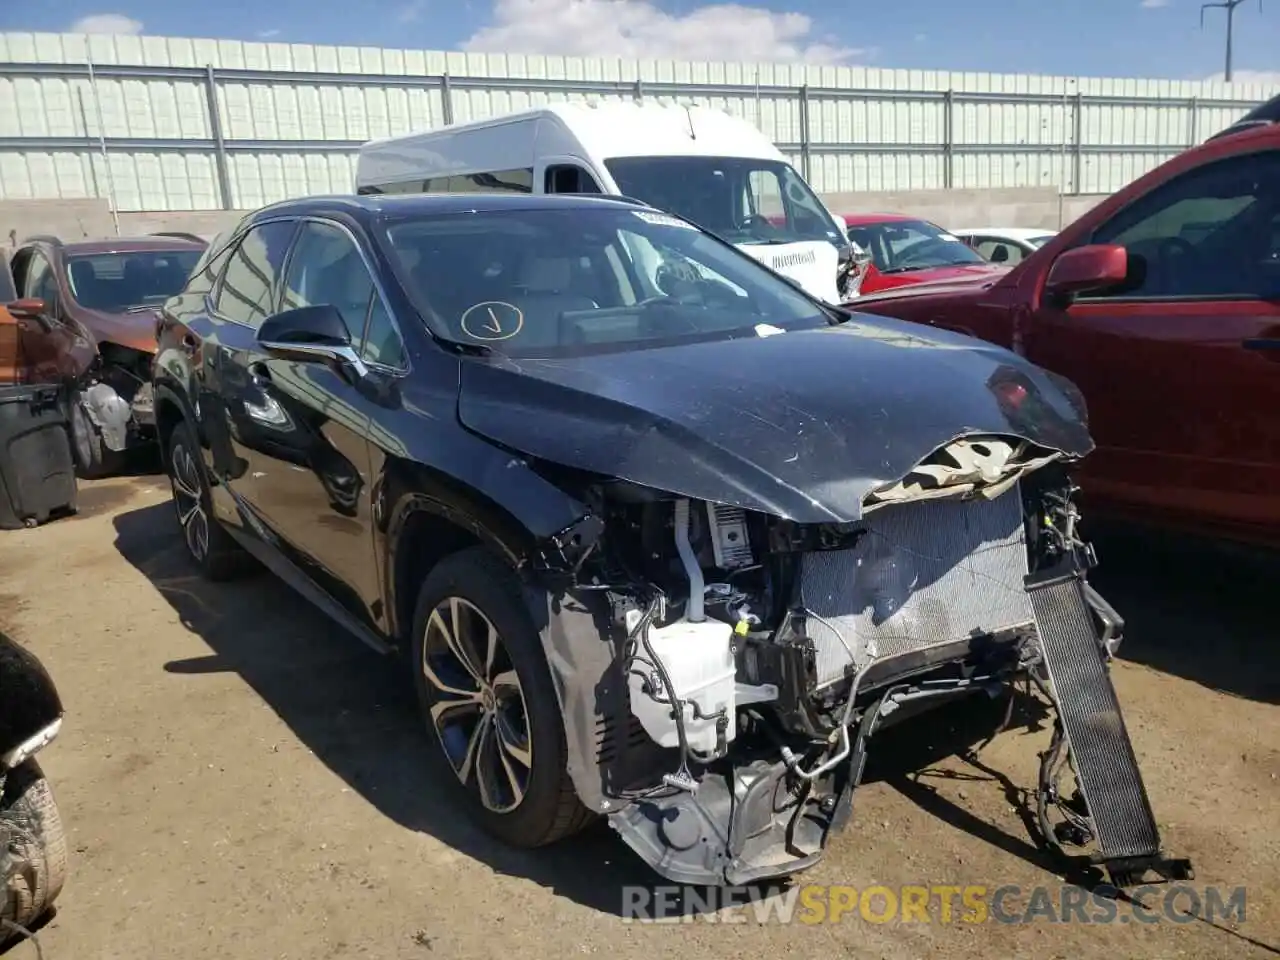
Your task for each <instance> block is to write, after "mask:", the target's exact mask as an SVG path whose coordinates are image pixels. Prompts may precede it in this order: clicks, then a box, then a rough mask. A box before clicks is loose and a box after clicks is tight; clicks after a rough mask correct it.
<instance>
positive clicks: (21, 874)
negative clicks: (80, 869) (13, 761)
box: [0, 760, 67, 943]
mask: <svg viewBox="0 0 1280 960" xmlns="http://www.w3.org/2000/svg"><path fill="white" fill-rule="evenodd" d="M0 854H2V856H0V862H3V863H4V865H5V869H4V876H3V877H0V882H3V884H4V886H3V888H2V890H0V898H2V899H0V920H6V921H8V923H9V924H17V925H18V926H21V927H28V928H29V927H30V926H31V925H32V924H33V923H34V922H35V921H37V920H39V919H40V918H41V917H42V916H43V915H44V913H45V912H46V911H47V910H48V909H49V908H50V907H51V906H52V905H53V901H54V900H56V899H57V898H58V894H59V893H61V892H62V885H63V883H65V882H66V878H67V838H66V834H65V833H64V831H63V827H62V818H61V817H60V816H59V815H58V805H57V804H56V803H55V802H54V799H53V791H52V790H50V789H49V782H48V781H47V780H45V778H44V774H43V773H42V772H41V770H40V767H39V765H38V764H37V763H36V762H35V761H34V760H28V761H26V762H25V763H23V764H22V765H21V766H19V767H17V768H16V769H14V770H11V771H10V772H9V776H8V779H7V780H6V781H5V785H4V793H3V795H2V796H0ZM0 927H3V928H4V929H2V930H0V943H3V942H4V941H6V940H8V939H9V935H10V934H12V933H15V932H16V931H14V930H13V928H12V927H10V926H8V924H0Z"/></svg>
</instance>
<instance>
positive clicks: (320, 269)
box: [281, 222, 403, 367]
mask: <svg viewBox="0 0 1280 960" xmlns="http://www.w3.org/2000/svg"><path fill="white" fill-rule="evenodd" d="M322 304H326V305H329V306H332V307H334V308H336V309H337V311H338V312H339V313H340V314H341V315H342V320H343V323H345V324H346V327H347V333H348V335H349V336H350V337H351V343H352V346H353V347H354V348H355V349H356V350H359V351H361V352H362V353H364V354H365V355H366V356H367V357H368V358H369V359H372V360H375V361H376V362H378V363H382V364H385V365H387V366H393V367H394V366H399V365H400V364H401V362H402V360H403V348H402V347H401V346H400V338H399V334H397V333H396V330H395V326H394V325H393V324H392V322H391V317H390V314H389V313H388V312H387V308H386V305H385V304H384V303H383V302H382V298H381V297H380V296H379V295H378V291H377V288H376V287H375V286H374V282H373V276H372V275H371V274H370V273H369V268H368V267H367V266H365V262H364V258H363V257H362V256H361V255H360V250H359V248H358V247H357V246H356V244H355V241H354V240H352V238H351V235H350V234H349V233H347V232H346V231H345V230H343V229H342V228H341V227H338V226H336V225H334V224H330V223H319V222H308V223H304V224H303V225H302V228H301V232H300V233H299V234H298V242H297V245H296V246H295V247H294V252H293V256H292V257H291V258H290V260H289V274H288V277H287V279H286V281H285V285H284V294H283V300H282V304H281V306H282V308H283V309H285V310H290V309H293V308H295V307H308V306H320V305H322Z"/></svg>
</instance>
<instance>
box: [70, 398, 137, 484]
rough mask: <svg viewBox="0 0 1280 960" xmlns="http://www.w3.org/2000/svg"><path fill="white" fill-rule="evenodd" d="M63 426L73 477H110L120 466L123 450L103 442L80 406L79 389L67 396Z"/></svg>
mask: <svg viewBox="0 0 1280 960" xmlns="http://www.w3.org/2000/svg"><path fill="white" fill-rule="evenodd" d="M67 426H68V431H69V432H70V435H71V453H72V455H73V456H74V458H75V463H76V476H78V477H79V478H80V479H81V480H97V479H99V478H101V477H109V476H113V475H114V474H117V473H119V472H120V471H121V470H122V469H123V468H124V464H125V455H124V451H123V450H112V449H111V448H110V447H108V446H107V445H106V443H105V442H104V441H103V439H102V432H101V431H100V430H99V429H98V427H97V425H96V424H95V423H94V422H93V419H92V418H91V417H90V416H89V412H88V411H87V410H85V408H84V400H83V399H82V398H81V396H80V391H79V390H76V391H74V392H72V393H71V395H70V396H69V397H68V398H67Z"/></svg>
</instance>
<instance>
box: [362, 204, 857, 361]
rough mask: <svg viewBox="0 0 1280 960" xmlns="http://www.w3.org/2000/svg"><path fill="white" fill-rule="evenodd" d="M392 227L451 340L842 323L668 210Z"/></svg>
mask: <svg viewBox="0 0 1280 960" xmlns="http://www.w3.org/2000/svg"><path fill="white" fill-rule="evenodd" d="M383 222H384V224H385V226H384V228H383V229H382V230H381V231H380V232H379V237H378V238H379V242H380V244H381V245H382V246H384V247H385V248H386V251H387V254H388V258H389V259H390V261H391V262H392V265H393V268H394V270H395V272H396V273H397V274H398V275H399V279H400V282H401V284H402V286H403V287H404V288H405V290H406V291H407V292H408V294H409V296H410V298H411V299H412V300H413V302H414V305H415V307H416V308H417V310H418V312H419V313H420V314H421V315H422V317H423V318H424V320H425V321H426V323H427V325H428V326H429V327H431V329H432V331H433V332H435V333H436V335H437V336H440V337H442V338H443V339H446V340H450V341H453V342H456V343H464V344H472V345H476V346H484V347H488V348H490V349H492V350H495V351H500V352H502V353H505V354H511V355H514V356H532V357H551V356H562V355H566V354H571V353H581V352H599V351H605V350H608V351H614V350H625V349H635V348H638V347H643V346H657V345H660V344H672V343H682V342H691V341H698V340H706V339H722V338H726V337H732V336H735V335H737V336H756V335H758V334H760V331H761V329H763V330H765V331H766V332H773V331H776V330H778V329H779V328H781V329H782V330H786V329H791V328H794V327H795V326H797V325H800V326H813V325H821V324H824V323H828V322H831V321H832V319H833V318H832V317H831V316H830V315H829V314H828V313H826V312H825V311H824V310H823V309H822V308H821V307H820V306H818V305H817V304H816V303H815V302H814V301H812V300H810V299H809V298H808V297H806V296H805V295H803V294H802V293H800V292H799V291H798V290H796V289H795V288H794V287H792V286H791V284H789V283H787V282H786V281H784V280H782V279H781V278H779V277H778V276H777V275H775V274H774V273H772V272H771V271H770V270H768V269H766V268H765V267H763V266H761V265H760V264H759V263H758V262H757V261H755V260H754V259H753V258H751V257H749V256H747V255H746V254H745V253H741V252H739V251H737V250H735V249H734V248H733V247H731V246H728V245H726V244H724V243H722V242H720V241H719V240H717V239H715V238H714V237H712V236H710V235H708V234H707V233H704V232H703V231H701V230H699V229H698V228H697V227H694V226H692V225H691V224H689V223H686V222H685V221H683V220H678V219H676V218H675V217H672V216H671V215H670V214H667V213H660V212H659V211H657V210H653V209H645V208H642V207H631V206H628V205H624V204H619V203H615V202H609V203H607V204H605V203H601V204H600V205H599V206H598V207H597V206H594V205H593V206H591V207H585V206H584V207H572V208H529V209H518V210H501V211H496V210H490V211H479V212H468V213H449V214H434V215H423V214H418V215H408V214H406V215H404V216H399V217H388V218H387V219H386V220H384V221H383Z"/></svg>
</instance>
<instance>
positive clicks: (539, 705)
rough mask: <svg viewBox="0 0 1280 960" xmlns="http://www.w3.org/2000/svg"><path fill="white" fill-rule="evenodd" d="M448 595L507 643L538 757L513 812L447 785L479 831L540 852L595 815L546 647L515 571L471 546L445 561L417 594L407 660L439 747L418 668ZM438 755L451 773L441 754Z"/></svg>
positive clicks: (454, 780)
mask: <svg viewBox="0 0 1280 960" xmlns="http://www.w3.org/2000/svg"><path fill="white" fill-rule="evenodd" d="M449 596H459V597H462V598H464V599H466V600H469V601H470V602H471V603H472V604H474V605H475V606H476V607H477V608H478V609H479V610H480V611H481V612H482V613H484V614H485V616H487V617H488V618H489V620H490V621H491V622H492V623H493V625H494V626H495V627H496V628H497V630H498V633H499V635H500V636H501V637H502V640H503V643H504V644H505V646H506V648H507V651H508V653H509V654H510V657H511V662H512V665H513V666H514V667H515V670H516V674H517V676H518V677H519V680H520V686H521V689H522V692H523V694H524V701H525V709H526V712H527V720H528V724H529V741H530V746H531V748H532V752H533V768H532V769H531V771H530V774H529V782H528V786H527V787H526V789H525V795H524V799H523V800H522V801H521V803H520V805H519V806H518V807H516V808H515V809H514V810H512V811H510V812H509V813H495V812H494V811H491V810H488V809H486V808H485V807H483V806H482V805H481V804H480V802H479V800H478V799H477V798H476V797H475V796H474V795H473V794H472V793H471V792H470V791H468V790H467V789H466V788H464V787H463V785H462V784H461V783H460V782H459V780H458V778H457V777H456V776H454V775H453V772H452V770H451V769H450V771H449V778H448V779H449V782H450V783H451V784H453V786H454V787H455V788H456V789H457V790H458V791H459V793H460V794H462V795H463V796H464V797H465V800H464V802H465V804H466V807H467V810H468V812H469V813H470V814H471V815H472V816H473V817H474V818H475V819H476V820H477V821H478V823H479V824H480V826H481V827H482V828H483V829H484V830H485V831H486V832H487V833H489V834H491V835H492V836H494V837H496V838H498V839H499V840H502V841H503V842H505V843H508V844H510V845H512V846H515V847H526V848H528V847H540V846H545V845H547V844H550V843H554V842H555V841H557V840H561V839H563V838H565V837H567V836H570V835H571V834H574V833H577V832H578V831H580V830H582V829H583V828H584V827H585V826H587V825H588V824H589V823H591V822H592V820H594V819H595V814H594V813H592V811H590V810H588V809H587V808H586V807H585V806H583V805H582V802H581V801H580V800H579V799H578V795H577V793H576V791H575V790H574V788H573V782H572V780H571V779H570V777H569V772H568V763H567V759H566V747H565V734H564V724H563V721H562V720H561V716H560V705H559V701H558V699H557V698H556V694H555V688H554V687H553V686H552V682H551V674H550V671H549V670H548V668H547V662H546V657H545V654H544V653H543V648H542V641H541V638H540V637H539V636H538V631H537V630H536V629H535V628H534V625H533V619H532V617H531V616H530V613H529V609H528V607H527V606H526V604H525V601H524V597H523V595H522V592H521V588H520V582H519V580H518V579H517V577H516V575H515V573H514V571H512V570H511V568H510V567H509V566H507V564H505V563H504V562H503V561H502V560H501V559H499V558H498V557H497V556H496V555H494V554H493V553H491V552H490V551H489V550H487V549H486V548H484V547H472V548H469V549H466V550H463V551H460V552H459V553H455V554H453V555H451V556H448V557H446V558H445V559H444V560H442V561H440V563H438V564H437V565H436V566H435V567H434V568H433V569H432V571H431V573H430V574H429V575H428V576H427V578H426V580H425V581H424V582H423V584H422V586H421V589H420V590H419V592H418V600H417V606H416V608H415V612H414V618H413V642H412V644H411V645H410V653H411V660H410V662H411V665H412V670H413V677H414V686H415V688H416V690H417V693H418V702H419V705H420V707H421V709H422V716H423V722H424V723H425V724H426V726H427V732H428V735H429V736H430V737H431V739H432V740H435V741H436V742H437V746H439V738H438V736H437V734H436V730H435V727H434V726H433V724H432V723H431V719H430V708H431V705H432V702H433V700H432V694H431V688H430V684H429V683H428V681H427V680H426V677H425V675H424V673H423V670H422V668H421V664H422V657H423V646H424V641H425V634H426V626H427V619H428V617H430V615H431V611H432V610H434V609H435V607H436V606H437V605H438V604H439V603H440V602H441V601H442V600H444V599H445V598H446V597H449ZM437 756H438V758H439V759H440V760H441V761H442V762H444V764H445V766H446V767H448V760H447V759H446V758H445V756H444V750H443V748H440V753H439V754H438V755H437Z"/></svg>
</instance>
